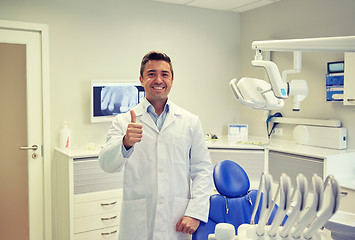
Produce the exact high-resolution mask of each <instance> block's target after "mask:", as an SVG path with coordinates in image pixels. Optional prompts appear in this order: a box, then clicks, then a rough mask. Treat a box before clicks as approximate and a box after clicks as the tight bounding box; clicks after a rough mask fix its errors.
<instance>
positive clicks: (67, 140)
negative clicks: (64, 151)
mask: <svg viewBox="0 0 355 240" xmlns="http://www.w3.org/2000/svg"><path fill="white" fill-rule="evenodd" d="M60 147H61V148H70V147H71V130H70V128H69V127H68V122H67V121H64V124H63V127H62V128H61V129H60Z"/></svg>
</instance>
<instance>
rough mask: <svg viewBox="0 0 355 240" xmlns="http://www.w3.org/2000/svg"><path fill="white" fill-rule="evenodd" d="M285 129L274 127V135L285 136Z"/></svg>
mask: <svg viewBox="0 0 355 240" xmlns="http://www.w3.org/2000/svg"><path fill="white" fill-rule="evenodd" d="M283 134H284V133H283V129H282V128H275V129H274V135H275V136H283Z"/></svg>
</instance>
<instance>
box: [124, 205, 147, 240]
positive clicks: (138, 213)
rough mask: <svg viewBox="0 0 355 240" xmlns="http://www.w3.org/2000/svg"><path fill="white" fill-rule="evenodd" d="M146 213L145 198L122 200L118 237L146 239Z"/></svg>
mask: <svg viewBox="0 0 355 240" xmlns="http://www.w3.org/2000/svg"><path fill="white" fill-rule="evenodd" d="M146 213H147V211H146V199H137V200H128V201H123V202H122V213H121V223H120V237H119V239H120V240H137V239H142V240H144V239H147V214H146Z"/></svg>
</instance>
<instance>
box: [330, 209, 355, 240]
mask: <svg viewBox="0 0 355 240" xmlns="http://www.w3.org/2000/svg"><path fill="white" fill-rule="evenodd" d="M324 227H325V228H327V229H328V230H330V231H331V235H332V238H333V239H334V240H351V239H352V240H353V239H354V236H355V214H353V213H349V212H343V211H337V212H336V213H335V214H334V215H333V216H332V217H331V218H330V219H329V220H328V222H327V223H326V224H325V225H324Z"/></svg>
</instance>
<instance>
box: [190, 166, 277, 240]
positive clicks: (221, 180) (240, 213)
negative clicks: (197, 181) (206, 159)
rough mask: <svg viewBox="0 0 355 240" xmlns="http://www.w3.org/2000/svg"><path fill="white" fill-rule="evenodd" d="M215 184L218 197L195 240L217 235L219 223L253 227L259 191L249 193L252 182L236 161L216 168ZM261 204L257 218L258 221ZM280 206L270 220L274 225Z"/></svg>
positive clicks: (194, 236)
mask: <svg viewBox="0 0 355 240" xmlns="http://www.w3.org/2000/svg"><path fill="white" fill-rule="evenodd" d="M213 181H214V184H215V187H216V189H217V191H218V193H219V194H214V195H212V196H211V197H210V210H209V217H208V222H207V223H204V222H201V223H200V226H199V227H198V228H197V230H196V232H195V233H194V234H193V235H192V240H207V239H208V235H209V234H211V233H214V231H215V227H216V225H217V224H218V223H229V224H232V225H233V226H234V228H235V234H237V229H238V227H239V225H241V224H243V223H250V218H251V215H252V212H253V209H254V204H255V201H256V195H257V192H258V191H257V190H249V187H250V182H249V178H248V175H247V174H246V172H245V171H244V169H243V168H242V167H241V166H240V165H239V164H237V163H236V162H234V161H231V160H224V161H221V162H219V163H217V164H216V166H215V167H214V169H213ZM260 209H261V204H260V205H259V209H258V211H257V213H256V216H255V222H256V223H257V222H258V221H259V215H260ZM276 211H277V206H275V208H274V209H273V211H272V214H271V216H270V218H269V224H271V222H272V220H273V218H274V215H275V213H276Z"/></svg>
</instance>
